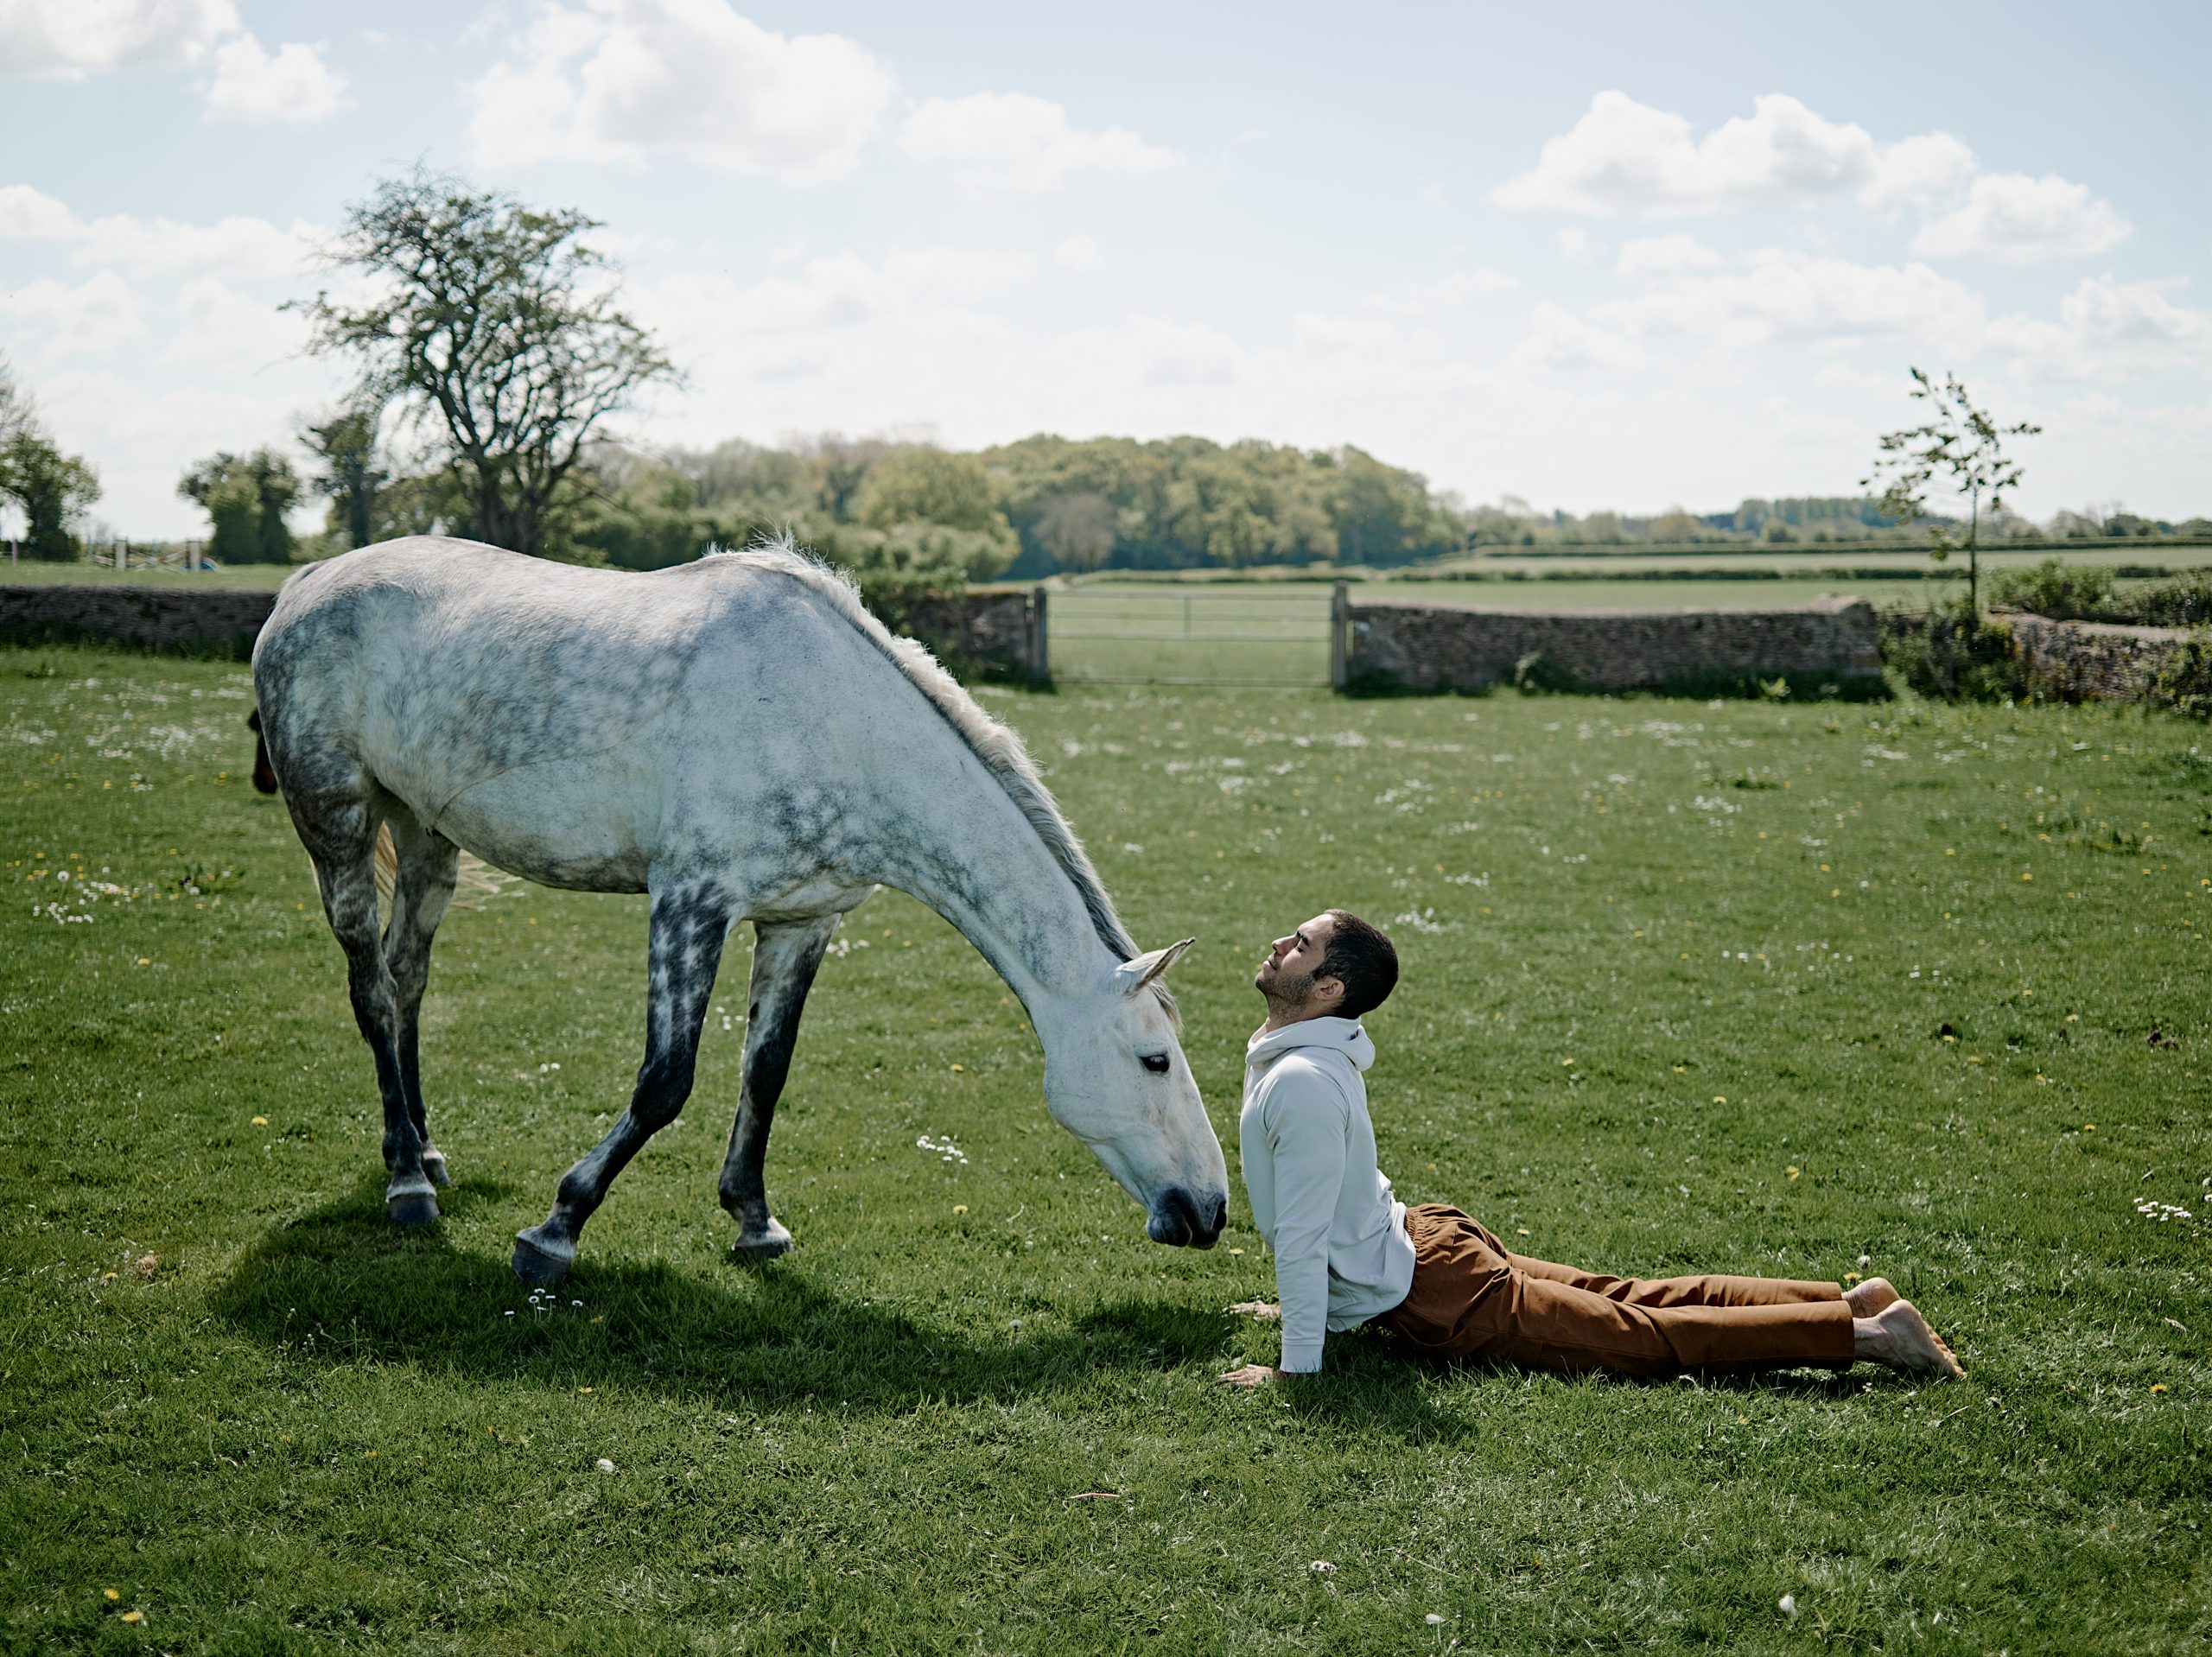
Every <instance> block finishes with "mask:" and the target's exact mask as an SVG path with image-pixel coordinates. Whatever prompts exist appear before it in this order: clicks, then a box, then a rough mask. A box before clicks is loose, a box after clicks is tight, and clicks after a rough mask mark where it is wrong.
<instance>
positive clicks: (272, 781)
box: [245, 708, 277, 794]
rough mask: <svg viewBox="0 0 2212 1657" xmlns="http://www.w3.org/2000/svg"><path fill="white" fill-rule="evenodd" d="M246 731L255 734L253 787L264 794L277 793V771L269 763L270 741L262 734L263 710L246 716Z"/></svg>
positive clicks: (256, 710) (257, 710)
mask: <svg viewBox="0 0 2212 1657" xmlns="http://www.w3.org/2000/svg"><path fill="white" fill-rule="evenodd" d="M245 725H246V729H248V730H249V731H251V732H252V733H253V785H254V786H255V787H256V788H257V789H259V790H261V791H262V792H263V793H264V794H274V793H275V792H276V791H277V769H276V767H275V766H273V765H270V763H269V739H268V738H267V737H265V736H264V735H262V734H261V710H260V709H259V708H255V709H254V710H253V712H251V714H247V715H246V716H245Z"/></svg>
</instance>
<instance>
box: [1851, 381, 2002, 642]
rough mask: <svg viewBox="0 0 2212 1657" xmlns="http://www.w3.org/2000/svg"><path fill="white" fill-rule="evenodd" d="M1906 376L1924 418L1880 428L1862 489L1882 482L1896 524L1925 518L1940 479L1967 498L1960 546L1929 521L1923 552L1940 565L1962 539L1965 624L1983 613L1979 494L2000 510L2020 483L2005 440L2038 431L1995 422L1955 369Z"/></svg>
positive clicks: (1948, 528) (1947, 530) (1948, 529)
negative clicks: (1938, 375) (1937, 377)
mask: <svg viewBox="0 0 2212 1657" xmlns="http://www.w3.org/2000/svg"><path fill="white" fill-rule="evenodd" d="M1911 374H1912V396H1913V398H1914V400H1915V401H1916V402H1919V403H1925V404H1926V405H1927V406H1928V409H1929V419H1928V420H1927V421H1926V422H1923V424H1921V425H1917V426H1908V427H1906V428H1904V429H1902V430H1899V431H1893V432H1885V433H1884V434H1883V435H1882V439H1881V453H1880V454H1878V455H1877V456H1876V457H1875V460H1874V468H1873V472H1872V474H1871V475H1870V476H1868V477H1866V478H1864V479H1860V486H1861V487H1864V488H1872V486H1874V485H1875V484H1876V483H1877V482H1879V483H1882V484H1883V485H1885V488H1884V490H1883V493H1882V510H1883V511H1885V512H1886V513H1888V514H1889V515H1890V516H1891V517H1894V518H1896V519H1897V521H1898V522H1899V523H1901V524H1912V523H1916V522H1919V521H1921V520H1922V519H1924V518H1926V517H1928V515H1929V512H1928V492H1929V486H1931V485H1934V484H1936V483H1937V482H1938V480H1939V479H1940V481H1941V483H1942V486H1946V487H1948V489H1949V490H1950V491H1951V492H1954V493H1955V494H1960V495H1963V496H1965V497H1966V498H1967V532H1966V540H1965V541H1964V543H1961V542H1960V540H1959V539H1958V533H1957V530H1955V528H1954V527H1953V526H1952V525H1950V524H1929V536H1930V538H1931V540H1932V541H1933V543H1934V544H1933V545H1932V546H1930V548H1929V556H1931V557H1933V558H1934V559H1935V560H1936V562H1938V563H1941V562H1943V561H1944V560H1945V559H1947V558H1948V557H1949V556H1951V554H1952V553H1953V552H1954V551H1955V550H1957V549H1958V548H1959V547H1960V546H1961V544H1963V545H1964V546H1965V548H1966V553H1967V627H1968V628H1969V629H1972V628H1973V627H1974V626H1975V625H1978V624H1979V623H1980V618H1981V560H1980V547H1981V512H1982V507H1983V505H1984V503H1985V499H1986V504H1987V505H1988V508H1989V510H1990V511H1992V512H1997V511H2000V510H2002V508H2003V506H2004V505H2005V491H2006V490H2008V489H2012V488H2016V487H2018V485H2019V481H2020V478H2021V469H2020V466H2019V463H2018V461H2016V460H2010V459H2008V458H2007V457H2006V456H2005V442H2004V440H2005V439H2006V438H2008V437H2032V436H2034V435H2036V434H2037V432H2039V431H2041V430H2042V429H2043V428H2042V427H2040V426H2034V425H2030V424H2028V423H2027V422H2021V423H2020V424H2018V425H2017V426H1999V425H1998V424H1997V422H1995V421H1993V420H1992V419H1991V418H1990V417H1989V416H1988V415H1986V413H1984V412H1983V411H1982V410H1981V409H1977V408H1976V407H1975V406H1974V401H1973V399H1972V398H1970V397H1968V396H1967V388H1966V387H1965V385H1964V384H1961V382H1960V379H1959V377H1958V376H1957V375H1956V374H1946V375H1944V377H1943V383H1942V384H1941V385H1938V384H1936V382H1935V381H1934V380H1933V379H1931V378H1929V377H1928V376H1927V375H1926V374H1924V373H1923V372H1921V371H1920V370H1919V369H1917V368H1916V369H1913V370H1911Z"/></svg>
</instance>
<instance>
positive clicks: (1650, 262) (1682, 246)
mask: <svg viewBox="0 0 2212 1657" xmlns="http://www.w3.org/2000/svg"><path fill="white" fill-rule="evenodd" d="M1726 263H1727V261H1726V259H1724V258H1722V257H1720V255H1719V253H1717V252H1715V251H1713V249H1712V248H1709V247H1707V245H1706V244H1704V243H1703V242H1700V240H1698V238H1696V237H1694V236H1692V235H1690V234H1688V232H1684V231H1676V232H1674V233H1673V234H1671V235H1668V236H1644V237H1639V238H1637V239H1636V240H1634V241H1631V242H1624V243H1623V244H1622V245H1621V251H1620V257H1618V258H1617V259H1615V260H1614V261H1613V272H1614V274H1615V275H1617V276H1629V277H1634V278H1638V279H1642V280H1645V281H1649V280H1652V279H1655V278H1657V279H1662V280H1663V279H1664V278H1666V277H1669V276H1688V275H1689V274H1690V273H1691V272H1692V271H1695V270H1719V268H1720V267H1721V266H1722V265H1724V264H1726Z"/></svg>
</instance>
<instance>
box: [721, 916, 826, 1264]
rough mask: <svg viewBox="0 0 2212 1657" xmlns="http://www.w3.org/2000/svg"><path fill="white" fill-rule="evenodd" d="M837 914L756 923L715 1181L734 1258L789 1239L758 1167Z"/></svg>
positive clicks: (770, 1255) (768, 1256) (772, 1253)
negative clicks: (771, 1208) (737, 1071)
mask: <svg viewBox="0 0 2212 1657" xmlns="http://www.w3.org/2000/svg"><path fill="white" fill-rule="evenodd" d="M841 918H842V917H841V916H837V915H825V916H823V917H822V918H821V919H819V920H811V921H798V922H789V923H785V924H779V925H763V926H760V927H758V928H757V929H756V933H757V936H756V937H755V940H754V943H753V987H752V992H751V995H750V998H749V999H748V1000H747V1003H746V1009H745V1078H744V1081H743V1082H742V1083H741V1085H740V1087H739V1090H738V1101H737V1120H736V1121H734V1122H733V1123H731V1125H730V1130H729V1152H728V1155H727V1156H725V1157H724V1158H723V1159H722V1177H721V1203H722V1207H723V1208H724V1209H727V1210H728V1212H729V1214H730V1216H731V1217H732V1218H733V1219H734V1220H735V1221H736V1222H737V1242H736V1244H735V1252H736V1254H737V1256H738V1258H739V1259H741V1260H773V1259H775V1258H776V1256H777V1255H779V1254H782V1253H783V1252H784V1251H785V1249H787V1248H790V1247H791V1233H790V1232H789V1231H787V1230H786V1229H785V1228H784V1227H783V1226H782V1225H781V1224H780V1223H779V1222H778V1221H777V1219H776V1217H775V1216H773V1215H772V1214H770V1213H769V1212H768V1192H767V1188H766V1185H765V1184H764V1183H763V1181H762V1178H761V1170H762V1166H763V1165H764V1164H765V1163H766V1159H767V1156H768V1130H769V1128H770V1127H772V1126H773V1124H774V1122H775V1120H776V1101H777V1100H778V1099H779V1098H780V1097H782V1096H783V1091H784V1082H785V1078H786V1077H787V1076H790V1074H791V1049H792V1048H793V1047H794V1046H795V1045H796V1044H798V1020H799V1014H800V1013H804V1011H805V1010H806V993H807V991H808V990H809V989H810V988H811V987H813V984H814V975H815V974H816V972H817V971H818V970H819V969H820V968H821V966H822V954H823V950H825V949H828V948H829V940H830V938H831V937H833V936H836V930H837V923H838V921H839V920H840V919H841Z"/></svg>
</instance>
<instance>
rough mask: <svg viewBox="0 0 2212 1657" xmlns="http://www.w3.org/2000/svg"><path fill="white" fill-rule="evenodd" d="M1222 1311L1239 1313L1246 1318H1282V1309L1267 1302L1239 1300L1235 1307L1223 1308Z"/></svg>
mask: <svg viewBox="0 0 2212 1657" xmlns="http://www.w3.org/2000/svg"><path fill="white" fill-rule="evenodd" d="M1222 1310H1223V1311H1241V1312H1243V1314H1244V1315H1245V1316H1246V1317H1259V1318H1274V1317H1281V1316H1282V1308H1281V1306H1278V1305H1274V1303H1273V1302H1272V1301H1267V1300H1240V1301H1238V1302H1237V1303H1236V1305H1233V1306H1224V1308H1223V1309H1222Z"/></svg>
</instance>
